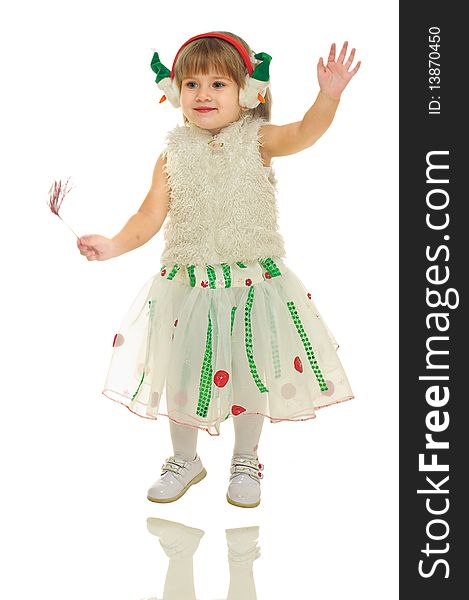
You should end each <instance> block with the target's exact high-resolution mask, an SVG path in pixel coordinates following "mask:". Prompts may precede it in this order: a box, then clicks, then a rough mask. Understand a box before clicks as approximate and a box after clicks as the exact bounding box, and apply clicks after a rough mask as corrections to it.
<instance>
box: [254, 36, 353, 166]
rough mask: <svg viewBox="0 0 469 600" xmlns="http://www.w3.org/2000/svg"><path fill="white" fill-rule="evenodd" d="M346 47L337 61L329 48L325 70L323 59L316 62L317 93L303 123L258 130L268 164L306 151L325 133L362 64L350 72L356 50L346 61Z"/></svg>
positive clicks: (333, 48) (266, 127)
mask: <svg viewBox="0 0 469 600" xmlns="http://www.w3.org/2000/svg"><path fill="white" fill-rule="evenodd" d="M347 45H348V43H347V42H345V43H344V45H343V46H342V50H341V51H340V54H339V56H338V57H337V60H336V58H335V50H336V49H335V44H332V45H331V49H330V52H329V56H328V60H327V65H326V66H325V65H324V62H323V60H322V58H320V59H319V62H318V66H317V71H318V81H319V87H320V91H319V94H318V96H317V98H316V100H315V102H314V104H313V106H311V108H310V109H309V110H308V112H307V113H306V114H305V116H304V117H303V120H302V121H298V122H296V123H289V124H288V125H281V126H277V125H271V124H270V123H269V124H266V125H263V126H262V127H261V128H260V135H261V142H262V155H263V157H264V160H267V161H268V160H269V159H270V158H271V157H273V156H286V155H287V154H294V153H295V152H300V151H301V150H305V148H309V147H310V146H312V145H313V144H314V143H315V142H316V141H317V140H318V139H319V138H320V137H321V136H322V134H323V133H324V132H325V131H326V130H327V129H328V127H329V125H330V124H331V123H332V120H333V119H334V116H335V112H336V110H337V106H338V105H339V101H340V96H341V94H342V92H343V91H344V89H345V87H346V86H347V84H348V83H349V81H350V80H351V79H352V77H353V76H354V75H355V74H356V72H357V71H358V69H359V68H360V64H361V62H360V61H359V62H358V63H357V64H356V66H355V67H354V68H353V69H352V70H351V71H349V69H350V67H351V65H352V62H353V59H354V56H355V48H353V49H352V51H351V52H350V55H349V57H348V59H347V60H346V61H345V55H346V52H347ZM344 61H345V62H344Z"/></svg>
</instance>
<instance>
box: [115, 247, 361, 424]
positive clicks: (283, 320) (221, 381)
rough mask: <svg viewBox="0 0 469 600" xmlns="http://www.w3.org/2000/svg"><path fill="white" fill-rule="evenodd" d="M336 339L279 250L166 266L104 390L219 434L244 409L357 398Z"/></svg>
mask: <svg viewBox="0 0 469 600" xmlns="http://www.w3.org/2000/svg"><path fill="white" fill-rule="evenodd" d="M337 348H338V345H337V343H336V341H335V339H334V337H333V336H332V334H331V333H330V331H329V329H328V328H327V326H326V324H325V323H324V321H323V319H322V318H321V315H320V314H319V312H318V310H317V308H316V306H315V304H314V301H313V299H312V297H311V294H310V293H309V292H308V291H307V289H306V288H305V287H304V285H303V283H302V282H301V281H300V279H299V278H298V277H297V276H296V275H295V274H294V273H293V272H292V271H291V270H290V269H289V268H288V267H287V266H286V264H285V263H284V261H283V260H281V259H280V258H268V259H265V260H258V261H254V262H250V263H245V264H242V263H240V262H238V263H235V264H225V263H224V264H215V265H206V266H203V265H195V266H194V265H188V266H178V265H169V266H163V267H162V268H161V270H160V272H159V273H158V274H156V275H155V276H153V277H151V278H150V279H149V280H148V281H147V282H146V283H145V285H144V286H143V288H142V289H141V290H140V292H139V294H138V295H137V297H136V298H135V300H134V302H133V303H132V305H131V307H130V309H129V310H128V312H127V314H126V316H125V317H124V319H123V321H122V323H121V326H120V329H119V331H118V333H116V334H115V336H114V339H113V350H112V357H111V362H110V367H109V372H108V375H107V378H106V382H105V386H104V389H103V394H104V395H106V396H107V397H109V398H111V399H112V400H116V401H118V402H121V403H122V404H124V405H125V406H127V407H128V408H129V409H130V410H131V411H132V412H134V413H136V414H137V415H140V416H142V417H146V418H149V419H156V418H157V417H158V415H165V416H167V417H169V418H170V419H172V420H173V421H175V422H177V423H181V424H184V425H188V426H193V427H198V428H200V429H204V430H206V431H208V432H209V433H210V434H211V435H219V433H220V423H221V422H222V421H225V420H226V419H228V418H229V417H230V416H231V417H234V418H236V417H237V416H238V415H240V414H260V415H264V416H265V417H268V418H269V419H270V420H271V421H272V422H278V421H302V420H305V419H311V418H314V416H315V410H317V409H318V408H321V407H324V406H328V405H330V404H335V403H337V402H343V401H345V400H350V399H351V398H353V394H352V390H351V389H350V385H349V382H348V380H347V377H346V375H345V372H344V370H343V368H342V365H341V363H340V361H339V358H338V356H337Z"/></svg>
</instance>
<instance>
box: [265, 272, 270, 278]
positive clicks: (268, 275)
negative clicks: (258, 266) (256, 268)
mask: <svg viewBox="0 0 469 600" xmlns="http://www.w3.org/2000/svg"><path fill="white" fill-rule="evenodd" d="M264 277H265V278H266V279H270V273H268V272H267V271H266V272H265V273H264Z"/></svg>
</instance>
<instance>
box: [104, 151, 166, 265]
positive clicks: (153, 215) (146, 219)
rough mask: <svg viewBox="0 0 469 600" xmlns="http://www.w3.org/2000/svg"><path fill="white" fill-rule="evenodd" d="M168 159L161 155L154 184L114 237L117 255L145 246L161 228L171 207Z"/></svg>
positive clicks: (153, 180) (153, 179)
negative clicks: (167, 171)
mask: <svg viewBox="0 0 469 600" xmlns="http://www.w3.org/2000/svg"><path fill="white" fill-rule="evenodd" d="M165 161H166V159H165V158H164V157H163V155H160V156H159V158H158V160H157V161H156V165H155V168H154V170H153V178H152V184H151V187H150V190H149V192H148V194H147V195H146V198H145V200H144V201H143V203H142V205H141V206H140V208H139V209H138V211H137V212H136V213H135V214H134V215H133V216H132V217H131V218H130V219H129V220H128V222H127V223H126V225H125V226H124V228H123V229H122V230H121V231H120V232H119V233H118V234H117V235H115V236H114V237H113V238H112V241H113V243H114V244H115V247H116V255H115V256H119V255H120V254H124V253H125V252H129V251H130V250H134V249H135V248H138V247H139V246H143V244H145V243H146V242H148V240H150V239H151V238H152V237H153V236H154V235H155V234H157V233H158V231H159V230H160V229H161V227H162V225H163V223H164V221H165V219H166V215H167V214H168V209H169V189H168V185H167V178H166V173H165V172H164V170H163V166H164V164H165Z"/></svg>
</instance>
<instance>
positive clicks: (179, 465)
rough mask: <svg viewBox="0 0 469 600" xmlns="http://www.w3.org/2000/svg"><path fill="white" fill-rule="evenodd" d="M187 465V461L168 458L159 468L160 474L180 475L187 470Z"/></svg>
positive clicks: (172, 457) (173, 457)
mask: <svg viewBox="0 0 469 600" xmlns="http://www.w3.org/2000/svg"><path fill="white" fill-rule="evenodd" d="M187 465H188V463H187V461H185V460H182V459H181V458H176V457H175V456H170V457H169V458H167V459H166V461H165V463H164V464H163V466H162V467H161V474H162V475H163V474H164V473H166V472H167V471H170V472H171V473H175V474H176V475H180V474H181V473H182V470H183V469H185V468H187Z"/></svg>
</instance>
